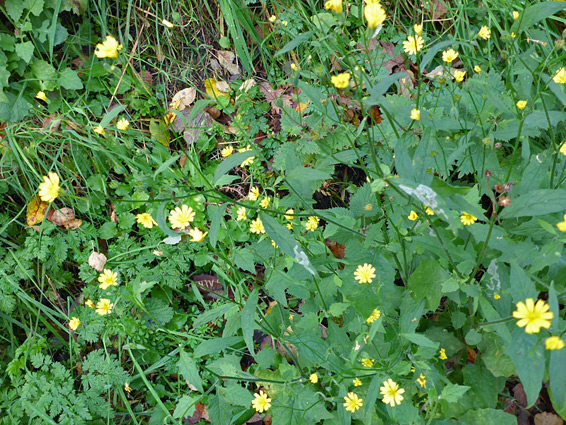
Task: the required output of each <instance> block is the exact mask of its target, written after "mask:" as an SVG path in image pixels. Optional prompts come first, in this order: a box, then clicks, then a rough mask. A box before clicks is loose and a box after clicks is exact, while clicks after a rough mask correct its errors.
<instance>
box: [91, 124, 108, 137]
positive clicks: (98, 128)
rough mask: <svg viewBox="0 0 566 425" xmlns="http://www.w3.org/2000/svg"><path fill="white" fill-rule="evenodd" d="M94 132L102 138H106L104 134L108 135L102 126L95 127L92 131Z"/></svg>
mask: <svg viewBox="0 0 566 425" xmlns="http://www.w3.org/2000/svg"><path fill="white" fill-rule="evenodd" d="M92 131H94V132H95V133H96V134H100V135H101V136H104V134H105V133H106V132H105V131H104V129H103V128H102V126H100V125H97V126H96V127H94V128H93V129H92Z"/></svg>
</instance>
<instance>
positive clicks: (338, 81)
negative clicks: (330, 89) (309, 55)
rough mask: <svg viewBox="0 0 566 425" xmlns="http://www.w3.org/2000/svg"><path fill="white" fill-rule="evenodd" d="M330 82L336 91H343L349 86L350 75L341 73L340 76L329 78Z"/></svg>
mask: <svg viewBox="0 0 566 425" xmlns="http://www.w3.org/2000/svg"><path fill="white" fill-rule="evenodd" d="M330 81H331V82H332V84H334V87H336V88H337V89H345V88H347V87H348V86H349V85H350V73H349V72H342V73H341V74H338V75H333V76H332V77H330Z"/></svg>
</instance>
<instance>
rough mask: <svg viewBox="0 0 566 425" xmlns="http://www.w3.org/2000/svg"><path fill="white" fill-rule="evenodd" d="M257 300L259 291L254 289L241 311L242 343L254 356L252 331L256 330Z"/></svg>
mask: <svg viewBox="0 0 566 425" xmlns="http://www.w3.org/2000/svg"><path fill="white" fill-rule="evenodd" d="M258 299H259V290H258V289H257V288H256V289H254V290H253V292H252V293H251V294H250V296H249V297H248V299H247V300H246V303H245V305H244V308H243V309H242V315H241V316H242V334H243V336H244V341H245V342H246V346H247V347H248V351H249V352H250V353H251V354H252V355H254V353H255V351H254V330H255V329H256V327H257V325H256V318H257V311H256V309H257V302H258Z"/></svg>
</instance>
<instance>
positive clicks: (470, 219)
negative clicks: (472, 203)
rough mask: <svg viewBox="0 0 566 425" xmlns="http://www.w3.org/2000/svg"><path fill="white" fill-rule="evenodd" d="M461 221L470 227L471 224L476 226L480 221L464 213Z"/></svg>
mask: <svg viewBox="0 0 566 425" xmlns="http://www.w3.org/2000/svg"><path fill="white" fill-rule="evenodd" d="M460 221H461V222H462V224H463V225H464V226H469V225H470V224H474V223H475V222H476V221H478V218H477V217H474V216H473V215H472V214H468V213H467V212H466V211H464V212H463V213H462V215H461V216H460Z"/></svg>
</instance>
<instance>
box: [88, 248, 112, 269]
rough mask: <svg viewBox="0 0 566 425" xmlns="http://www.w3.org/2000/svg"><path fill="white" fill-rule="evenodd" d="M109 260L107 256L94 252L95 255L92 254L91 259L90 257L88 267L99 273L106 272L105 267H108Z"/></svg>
mask: <svg viewBox="0 0 566 425" xmlns="http://www.w3.org/2000/svg"><path fill="white" fill-rule="evenodd" d="M107 260H108V259H107V258H106V255H104V254H102V253H100V252H96V251H93V253H92V254H90V257H88V265H89V266H91V267H92V268H93V269H94V270H96V271H97V272H102V271H104V266H105V265H106V261H107Z"/></svg>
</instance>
